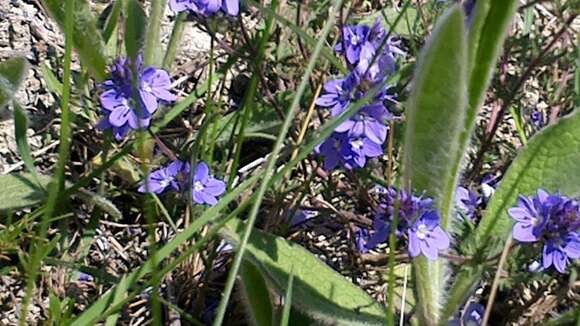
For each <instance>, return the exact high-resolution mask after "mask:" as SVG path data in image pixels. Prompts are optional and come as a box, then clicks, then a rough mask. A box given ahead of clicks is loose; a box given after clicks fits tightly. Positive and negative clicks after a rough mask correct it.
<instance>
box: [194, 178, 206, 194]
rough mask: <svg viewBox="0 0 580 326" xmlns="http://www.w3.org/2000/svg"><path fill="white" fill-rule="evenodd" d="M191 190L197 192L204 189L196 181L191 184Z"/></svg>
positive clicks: (199, 182) (201, 184)
mask: <svg viewBox="0 0 580 326" xmlns="http://www.w3.org/2000/svg"><path fill="white" fill-rule="evenodd" d="M193 189H194V190H195V191H198V192H199V191H202V190H203V189H205V186H204V185H203V183H201V181H196V182H194V183H193Z"/></svg>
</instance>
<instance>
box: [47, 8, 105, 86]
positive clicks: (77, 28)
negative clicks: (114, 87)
mask: <svg viewBox="0 0 580 326" xmlns="http://www.w3.org/2000/svg"><path fill="white" fill-rule="evenodd" d="M41 2H42V5H43V7H44V8H45V9H46V10H47V11H48V12H49V13H50V14H51V16H52V17H53V18H54V20H55V21H56V23H57V24H58V26H59V27H60V28H61V29H63V30H64V16H65V13H64V1H62V0H43V1H41ZM74 8H75V10H74V25H73V26H74V27H73V28H74V33H73V44H74V48H75V49H76V51H77V53H78V55H79V57H80V58H81V61H82V62H83V64H84V66H85V67H88V69H89V72H90V73H91V75H92V76H93V77H94V78H95V79H96V81H97V82H100V81H102V80H104V79H105V77H106V71H105V70H106V67H107V60H106V57H105V42H104V41H103V37H102V34H101V33H100V31H99V30H98V29H97V24H96V20H95V17H94V16H93V14H92V13H91V9H90V6H89V3H88V2H87V0H76V1H75V4H74Z"/></svg>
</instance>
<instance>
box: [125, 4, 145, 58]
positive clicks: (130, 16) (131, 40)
mask: <svg viewBox="0 0 580 326" xmlns="http://www.w3.org/2000/svg"><path fill="white" fill-rule="evenodd" d="M125 17H126V19H125V51H127V56H128V57H129V58H136V57H137V55H138V54H139V51H141V49H143V44H144V42H145V31H146V29H147V15H146V14H145V11H144V10H143V7H141V5H140V4H139V2H138V1H137V0H127V6H126V8H125Z"/></svg>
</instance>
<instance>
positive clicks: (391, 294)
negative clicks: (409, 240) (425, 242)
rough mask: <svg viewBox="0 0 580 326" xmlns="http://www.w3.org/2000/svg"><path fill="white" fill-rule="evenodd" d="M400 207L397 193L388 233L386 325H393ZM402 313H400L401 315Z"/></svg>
mask: <svg viewBox="0 0 580 326" xmlns="http://www.w3.org/2000/svg"><path fill="white" fill-rule="evenodd" d="M400 206H401V198H400V197H399V194H398V193H397V197H396V200H395V209H394V210H393V223H392V224H391V232H390V233H389V287H388V290H387V291H388V292H387V293H388V294H387V325H389V326H394V325H395V300H394V298H395V287H396V286H397V285H396V276H395V265H396V261H395V252H396V251H397V228H398V227H399V207H400ZM402 313H403V311H401V314H402Z"/></svg>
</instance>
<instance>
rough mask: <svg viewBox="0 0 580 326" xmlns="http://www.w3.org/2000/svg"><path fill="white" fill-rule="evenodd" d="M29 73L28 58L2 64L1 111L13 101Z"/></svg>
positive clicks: (0, 76)
mask: <svg viewBox="0 0 580 326" xmlns="http://www.w3.org/2000/svg"><path fill="white" fill-rule="evenodd" d="M27 72H28V61H27V60H26V58H23V57H17V58H11V59H8V60H5V61H3V62H0V111H1V110H2V109H3V108H4V107H5V106H6V105H7V104H8V103H10V101H12V99H13V98H14V96H15V95H16V92H17V91H18V87H20V84H22V81H23V80H24V78H26V73H27Z"/></svg>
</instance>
